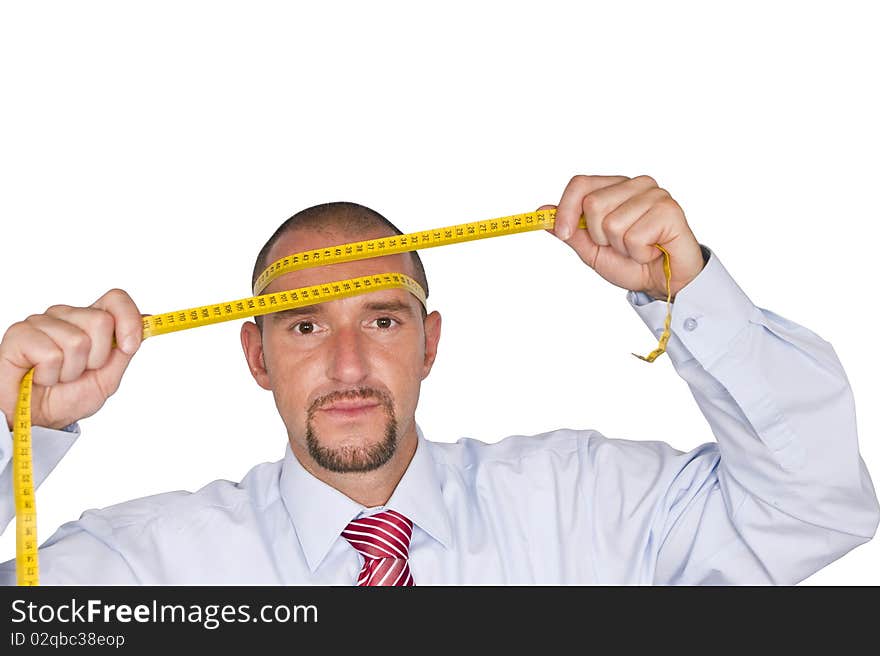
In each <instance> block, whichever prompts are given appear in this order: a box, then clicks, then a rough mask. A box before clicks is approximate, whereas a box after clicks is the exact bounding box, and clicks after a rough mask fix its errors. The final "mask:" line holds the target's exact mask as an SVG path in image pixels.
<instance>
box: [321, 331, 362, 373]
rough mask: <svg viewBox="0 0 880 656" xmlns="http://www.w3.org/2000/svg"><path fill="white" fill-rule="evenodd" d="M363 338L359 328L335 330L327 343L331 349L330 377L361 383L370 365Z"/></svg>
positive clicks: (328, 365) (328, 371)
mask: <svg viewBox="0 0 880 656" xmlns="http://www.w3.org/2000/svg"><path fill="white" fill-rule="evenodd" d="M363 339H364V337H363V335H361V333H360V331H359V330H357V329H356V328H352V327H348V326H344V327H341V328H339V329H337V330H336V331H335V332H334V334H333V336H332V337H331V339H330V340H329V343H328V344H327V346H328V348H329V349H330V353H329V356H328V358H327V377H328V378H330V379H331V380H337V381H339V382H342V383H359V382H361V381H363V380H364V379H365V378H366V377H367V375H368V374H369V372H370V365H369V359H368V357H367V353H366V351H365V345H364V343H363Z"/></svg>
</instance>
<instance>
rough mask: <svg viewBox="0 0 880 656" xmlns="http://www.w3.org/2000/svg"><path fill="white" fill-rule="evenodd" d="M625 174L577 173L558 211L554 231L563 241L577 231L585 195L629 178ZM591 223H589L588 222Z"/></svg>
mask: <svg viewBox="0 0 880 656" xmlns="http://www.w3.org/2000/svg"><path fill="white" fill-rule="evenodd" d="M628 179H629V178H627V177H626V176H623V175H576V176H574V177H573V178H572V179H571V180H570V181H569V183H568V185H566V187H565V191H563V192H562V198H561V199H560V201H559V207H558V209H557V211H556V225H555V226H554V232H555V233H556V236H557V237H559V238H560V239H562V240H563V241H568V238H569V237H571V235H573V234H575V233H576V232H577V225H578V223H579V222H580V219H581V212H583V199H584V196H586V195H587V194H590V193H592V192H594V191H596V190H597V189H602V188H603V187H608V186H609V185H613V184H617V183H619V182H623V181H624V180H628ZM588 225H589V224H588Z"/></svg>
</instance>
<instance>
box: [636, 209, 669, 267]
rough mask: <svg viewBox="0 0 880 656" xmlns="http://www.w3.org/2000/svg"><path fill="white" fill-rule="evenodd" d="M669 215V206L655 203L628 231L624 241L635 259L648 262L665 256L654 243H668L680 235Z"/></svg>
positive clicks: (642, 262)
mask: <svg viewBox="0 0 880 656" xmlns="http://www.w3.org/2000/svg"><path fill="white" fill-rule="evenodd" d="M668 217H669V210H668V208H667V207H665V206H663V205H658V204H656V203H655V204H654V205H653V206H651V207H650V208H649V209H648V211H647V212H645V213H644V214H643V215H642V216H640V217H639V218H638V220H637V221H636V222H635V223H633V224H632V226H631V227H630V228H629V230H627V231H626V234H625V235H624V236H623V241H624V244H625V247H626V251H627V252H628V253H629V256H630V257H631V258H632V259H633V260H635V261H636V262H638V263H639V264H648V263H649V262H653V261H654V260H656V259H657V258H658V257H663V251H661V250H660V249H659V248H657V247H656V246H654V244H661V245H662V244H667V243H669V242H670V241H672V240H673V239H675V238H676V237H677V236H678V231H677V229H676V225H675V223H674V222H673V221H670V220H669V219H668Z"/></svg>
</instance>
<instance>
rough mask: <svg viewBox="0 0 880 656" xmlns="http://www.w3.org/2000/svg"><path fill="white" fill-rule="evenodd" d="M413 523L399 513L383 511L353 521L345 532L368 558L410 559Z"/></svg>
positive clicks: (356, 547) (352, 543)
mask: <svg viewBox="0 0 880 656" xmlns="http://www.w3.org/2000/svg"><path fill="white" fill-rule="evenodd" d="M412 527H413V523H412V522H411V521H410V520H408V519H407V518H406V517H404V516H403V515H401V514H400V513H399V512H397V511H396V510H383V511H382V512H378V513H376V514H375V515H370V516H369V517H361V518H359V519H353V520H351V521H350V522H349V523H348V526H346V527H345V530H344V531H342V537H344V538H345V539H346V540H348V541H349V542H350V543H351V546H353V547H354V548H355V549H357V550H358V552H359V553H360V554H361V555H362V556H363V557H364V558H365V559H366V560H375V559H378V558H401V559H403V560H406V559H407V558H408V557H409V541H410V540H411V539H412Z"/></svg>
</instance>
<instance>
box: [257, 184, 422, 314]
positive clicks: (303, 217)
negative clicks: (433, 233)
mask: <svg viewBox="0 0 880 656" xmlns="http://www.w3.org/2000/svg"><path fill="white" fill-rule="evenodd" d="M326 227H333V228H340V229H341V230H343V231H344V232H346V233H350V234H358V233H364V232H369V231H373V230H375V229H376V228H380V229H382V228H384V229H385V230H387V231H388V232H389V233H390V234H393V235H402V234H404V233H403V232H402V231H401V230H400V229H398V227H397V226H396V225H394V224H393V223H391V221H389V220H388V219H386V218H385V217H384V216H382V215H381V214H379V212H377V211H376V210H373V209H370V208H369V207H366V206H364V205H359V204H358V203H352V202H349V201H335V202H332V203H321V204H319V205H313V206H312V207H307V208H306V209H304V210H301V211H299V212H297V213H296V214H294V215H293V216H292V217H290V218H289V219H287V220H286V221H285V222H284V223H282V224H281V225H280V226H278V229H277V230H276V231H275V232H274V233H273V234H272V236H271V237H269V241H267V242H266V244H265V245H264V246H263V248H262V249H260V253H259V255H257V260H256V262H254V271H253V275H252V276H251V289H253V288H254V286H255V285H256V284H257V278H259V277H260V274H261V273H263V271H264V270H265V269H266V267H267V266H269V265H270V264H271V262H269V261H268V258H269V251H271V250H272V247H273V246H274V245H275V244H276V243H277V242H278V240H279V239H281V237H282V236H283V235H285V234H287V233H288V232H289V231H291V230H296V229H300V228H326ZM408 254H409V256H410V259H411V260H412V263H413V267H414V268H415V275H414V276H413V277H414V279H415V280H416V282H418V283H419V284H420V285H421V286H422V289H424V290H425V298H427V297H428V278H427V276H426V275H425V267H424V266H422V259H421V258H420V257H419V254H418V252H417V251H409V252H408ZM425 314H426V311H425V308H424V307H422V315H423V316H425ZM254 319H255V320H256V322H257V325H258V326H259V327H260V330H262V328H263V322H262V316H257V317H254Z"/></svg>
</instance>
